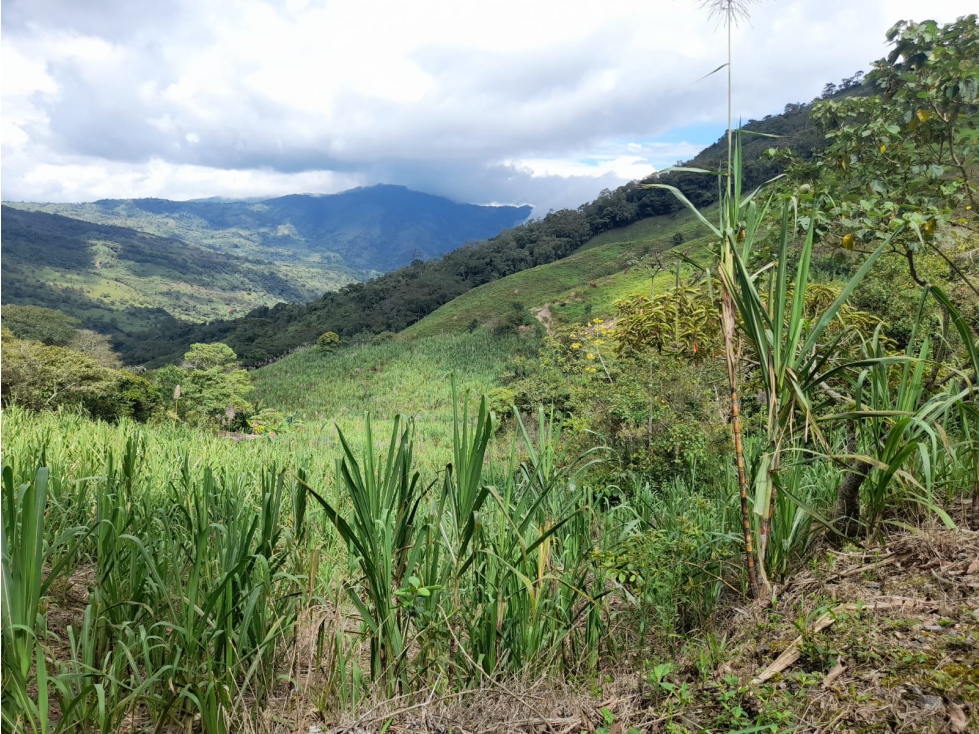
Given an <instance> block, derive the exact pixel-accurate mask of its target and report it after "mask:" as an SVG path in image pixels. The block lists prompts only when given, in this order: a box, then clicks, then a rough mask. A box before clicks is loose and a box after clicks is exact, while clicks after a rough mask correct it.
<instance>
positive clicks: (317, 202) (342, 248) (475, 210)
mask: <svg viewBox="0 0 979 734" xmlns="http://www.w3.org/2000/svg"><path fill="white" fill-rule="evenodd" d="M13 206H16V207H18V208H22V209H31V210H38V211H44V212H48V213H55V214H62V215H65V216H69V217H74V218H76V219H84V220H88V221H91V222H96V223H99V224H108V225H118V226H124V227H130V228H132V229H137V230H140V231H143V232H149V233H152V234H156V235H159V236H163V237H178V238H180V239H182V240H184V241H186V242H190V243H191V244H195V245H198V246H200V247H204V248H207V249H210V250H214V251H217V252H224V253H230V254H236V255H243V256H246V257H250V258H254V259H260V260H265V261H268V262H296V263H313V264H316V265H317V266H319V267H321V268H325V269H327V270H329V269H331V268H332V269H335V270H336V271H337V272H344V271H345V270H347V271H352V272H353V273H355V274H356V275H357V279H364V278H368V277H372V276H374V275H377V274H379V273H382V272H387V271H390V270H394V269H396V268H399V267H402V266H405V265H408V264H409V263H411V262H412V261H413V260H416V259H422V260H426V259H429V258H433V257H437V256H439V255H442V254H444V253H446V252H449V251H450V250H453V249H455V248H457V247H459V246H461V245H463V244H465V243H466V242H471V241H476V240H482V239H485V238H487V237H492V236H493V235H495V234H497V233H499V232H500V231H501V230H503V229H506V228H507V227H512V226H514V225H517V224H519V223H520V222H523V221H524V220H526V219H527V217H528V216H529V215H530V212H531V207H529V206H522V207H516V206H479V205H475V204H459V203H456V202H454V201H451V200H449V199H446V198H444V197H441V196H434V195H432V194H424V193H420V192H418V191H412V190H410V189H407V188H405V187H403V186H388V185H379V186H370V187H365V188H358V189H352V190H350V191H344V192H342V193H339V194H331V195H327V196H320V195H308V194H294V195H290V196H282V197H278V198H273V199H265V200H262V201H222V200H215V199H203V200H196V201H170V200H168V199H103V200H100V201H96V202H93V203H87V204H13ZM323 290H326V289H321V290H320V291H319V293H318V294H317V295H319V294H321V293H322V292H323Z"/></svg>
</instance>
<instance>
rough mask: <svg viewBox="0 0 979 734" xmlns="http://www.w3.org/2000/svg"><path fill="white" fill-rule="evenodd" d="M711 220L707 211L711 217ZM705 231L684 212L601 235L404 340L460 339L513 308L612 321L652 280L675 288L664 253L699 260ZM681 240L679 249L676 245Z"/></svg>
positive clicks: (446, 312) (447, 311) (442, 311)
mask: <svg viewBox="0 0 979 734" xmlns="http://www.w3.org/2000/svg"><path fill="white" fill-rule="evenodd" d="M711 215H712V212H711V211H708V212H707V216H708V217H710V216H711ZM705 231H706V228H705V227H703V226H702V225H700V224H699V223H698V222H697V220H696V219H694V217H693V216H691V215H690V214H688V213H686V212H683V213H680V214H677V215H676V216H675V217H653V218H650V219H644V220H640V221H639V222H636V223H635V224H631V225H629V226H627V227H622V228H619V229H614V230H611V231H608V232H603V233H602V234H600V235H598V236H596V237H593V238H592V239H590V240H589V241H588V242H587V243H585V245H583V246H582V247H581V248H579V249H578V251H577V252H575V253H574V254H572V255H570V256H569V257H566V258H564V259H562V260H558V261H556V262H553V263H548V264H547V265H539V266H538V267H536V268H531V269H529V270H524V271H521V272H519V273H515V274H513V275H510V276H507V277H506V278H502V279H500V280H496V281H493V282H492V283H487V284H486V285H482V286H480V287H478V288H474V289H473V290H471V291H469V292H468V293H465V294H463V295H461V296H459V297H458V298H456V299H454V300H452V301H450V302H449V303H447V304H445V305H444V306H442V307H441V308H439V309H438V310H437V311H435V312H434V313H432V314H430V315H429V316H427V317H425V318H424V319H422V320H421V321H419V322H418V323H416V324H414V325H412V326H410V327H408V328H407V329H405V330H404V331H403V332H402V333H401V334H400V335H399V339H407V340H410V339H416V338H420V337H427V336H434V335H438V334H457V333H460V332H462V331H465V330H466V329H467V328H469V326H470V325H471V324H472V322H473V321H477V322H479V323H480V324H484V325H492V324H495V323H499V322H500V321H501V320H503V319H504V318H505V317H506V315H507V313H508V312H509V311H510V310H511V309H512V304H514V303H519V304H522V305H523V306H525V307H527V308H530V309H539V308H541V307H543V306H544V305H545V304H550V311H551V316H552V318H553V320H554V323H555V324H571V323H575V322H579V321H582V320H585V319H588V318H592V317H608V316H611V315H612V314H613V312H614V308H613V306H612V304H613V303H614V302H615V301H616V300H618V299H619V298H623V297H625V296H628V295H632V294H635V293H641V292H647V291H648V290H649V288H650V279H651V278H652V277H657V281H656V285H660V284H662V285H664V286H665V285H666V284H667V283H671V282H672V280H673V278H674V275H673V274H672V272H670V273H664V272H663V271H662V270H661V269H660V267H659V266H660V265H665V266H666V268H667V269H670V268H671V266H672V263H673V262H674V261H675V258H671V257H670V256H669V255H668V254H667V253H668V252H669V250H671V249H673V248H676V249H677V250H678V251H680V252H682V253H684V254H685V255H686V256H687V257H694V258H695V259H696V256H697V255H698V254H700V253H701V252H702V251H703V250H705V248H707V247H709V244H710V240H709V238H706V237H705V236H704V235H705ZM678 234H679V235H680V237H679V238H678V241H680V240H682V243H681V244H679V245H678V244H677V243H676V242H675V241H674V237H675V236H676V235H678ZM705 261H706V260H705ZM684 267H685V268H686V267H687V266H684Z"/></svg>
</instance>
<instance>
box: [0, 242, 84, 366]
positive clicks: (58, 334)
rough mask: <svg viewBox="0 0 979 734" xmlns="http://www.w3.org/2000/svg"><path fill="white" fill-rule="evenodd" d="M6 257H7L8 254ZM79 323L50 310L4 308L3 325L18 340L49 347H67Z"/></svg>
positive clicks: (25, 307) (10, 306) (34, 307)
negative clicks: (26, 340)
mask: <svg viewBox="0 0 979 734" xmlns="http://www.w3.org/2000/svg"><path fill="white" fill-rule="evenodd" d="M4 257H7V254H6V252H5V253H4ZM4 286H6V282H4ZM78 323H79V322H78V319H73V318H71V317H70V316H66V315H65V314H63V313H61V312H60V311H54V310H52V309H50V308H41V307H39V306H14V305H6V306H4V307H3V325H4V326H5V327H6V328H8V329H10V332H11V333H12V334H13V335H14V336H15V337H16V338H17V339H28V340H31V341H36V342H41V343H42V344H45V345H47V346H49V347H51V346H58V347H64V346H67V345H68V342H70V341H71V340H72V339H73V338H74V337H75V327H76V326H78Z"/></svg>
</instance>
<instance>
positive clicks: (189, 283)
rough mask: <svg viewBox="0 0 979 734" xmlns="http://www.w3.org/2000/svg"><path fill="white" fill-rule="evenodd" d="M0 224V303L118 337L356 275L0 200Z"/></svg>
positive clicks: (236, 310) (239, 309) (293, 295)
mask: <svg viewBox="0 0 979 734" xmlns="http://www.w3.org/2000/svg"><path fill="white" fill-rule="evenodd" d="M2 220H3V227H2V230H0V247H2V253H3V257H2V259H0V271H2V285H3V288H2V298H3V303H15V304H21V305H33V306H44V307H47V308H55V309H58V310H60V311H62V312H64V313H67V314H69V315H71V316H74V317H76V318H78V319H80V320H81V321H82V323H83V324H84V326H86V327H87V328H92V329H96V330H99V331H103V332H105V333H109V334H113V335H114V336H116V337H117V338H123V337H125V335H128V334H132V333H134V332H137V331H140V330H145V329H147V328H149V327H150V326H151V325H152V324H154V323H156V322H158V321H159V320H161V319H165V318H167V317H176V318H180V319H183V320H186V321H205V320H209V319H215V318H219V317H226V316H227V315H228V314H229V313H230V314H232V315H237V314H242V313H245V312H247V311H250V310H252V309H254V308H256V307H258V306H263V305H272V304H274V303H278V302H280V301H305V300H309V299H311V298H315V297H317V296H319V295H322V293H323V291H324V290H328V289H335V288H338V287H340V286H342V285H344V284H346V283H351V282H353V281H354V280H355V276H354V274H353V272H352V271H349V270H346V271H344V270H341V269H339V268H336V267H332V268H329V269H327V268H324V267H322V266H319V265H317V264H316V263H282V264H271V263H267V262H262V261H258V260H251V259H248V258H244V257H241V256H236V255H228V254H220V253H216V252H213V251H211V250H206V249H203V248H201V247H197V246H195V245H190V244H188V243H186V242H183V241H181V240H178V239H174V238H172V237H159V236H156V235H152V234H147V233H145V232H137V231H136V230H133V229H129V228H127V227H115V226H107V225H100V224H93V223H92V222H86V221H82V220H79V219H72V218H69V217H64V216H60V215H57V214H47V213H43V212H32V211H23V210H19V209H14V208H12V207H8V206H4V207H2Z"/></svg>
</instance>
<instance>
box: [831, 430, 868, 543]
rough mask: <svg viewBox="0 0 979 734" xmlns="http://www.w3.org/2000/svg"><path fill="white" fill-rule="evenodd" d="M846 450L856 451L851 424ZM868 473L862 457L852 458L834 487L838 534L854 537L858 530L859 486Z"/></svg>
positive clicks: (855, 438)
mask: <svg viewBox="0 0 979 734" xmlns="http://www.w3.org/2000/svg"><path fill="white" fill-rule="evenodd" d="M846 438H847V451H848V452H849V453H850V454H855V453H857V431H856V428H854V426H853V425H852V424H850V425H848V426H847V429H846ZM869 473H870V464H869V463H867V462H866V461H863V460H862V459H853V461H852V462H851V464H850V468H849V470H848V471H847V473H846V474H845V475H844V476H843V481H842V482H840V486H839V487H837V488H836V519H835V522H834V524H835V526H836V529H837V530H838V531H839V532H840V534H842V535H844V536H846V537H847V538H855V537H857V535H858V534H859V532H860V487H861V486H863V483H864V480H866V479H867V475H868V474H869Z"/></svg>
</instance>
